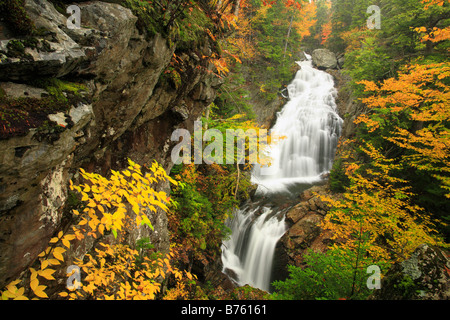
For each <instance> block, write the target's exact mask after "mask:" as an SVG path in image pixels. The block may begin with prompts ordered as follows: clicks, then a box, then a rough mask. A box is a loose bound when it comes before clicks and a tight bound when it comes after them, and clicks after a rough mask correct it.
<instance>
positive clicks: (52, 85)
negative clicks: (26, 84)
mask: <svg viewBox="0 0 450 320" xmlns="http://www.w3.org/2000/svg"><path fill="white" fill-rule="evenodd" d="M30 84H31V85H32V86H35V87H38V88H42V89H45V90H46V91H47V92H48V93H49V94H50V96H52V97H54V98H55V99H56V100H58V101H61V102H65V103H68V102H72V103H76V102H77V101H78V100H79V99H80V98H82V96H83V95H82V93H83V92H87V88H86V86H85V85H83V84H81V83H76V82H69V81H64V80H61V79H57V78H41V79H36V80H33V81H31V83H30ZM77 98H78V99H77Z"/></svg>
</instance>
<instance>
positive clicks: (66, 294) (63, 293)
mask: <svg viewBox="0 0 450 320" xmlns="http://www.w3.org/2000/svg"><path fill="white" fill-rule="evenodd" d="M58 295H59V296H60V297H67V296H68V295H69V294H68V293H67V292H60V293H58Z"/></svg>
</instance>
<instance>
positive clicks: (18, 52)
mask: <svg viewBox="0 0 450 320" xmlns="http://www.w3.org/2000/svg"><path fill="white" fill-rule="evenodd" d="M6 48H7V49H8V54H7V55H8V56H9V57H14V58H19V57H21V56H23V55H24V54H25V46H24V45H23V43H22V41H20V40H10V41H9V42H8V45H7V46H6Z"/></svg>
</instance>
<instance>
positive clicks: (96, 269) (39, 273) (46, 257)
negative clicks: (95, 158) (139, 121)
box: [2, 160, 194, 300]
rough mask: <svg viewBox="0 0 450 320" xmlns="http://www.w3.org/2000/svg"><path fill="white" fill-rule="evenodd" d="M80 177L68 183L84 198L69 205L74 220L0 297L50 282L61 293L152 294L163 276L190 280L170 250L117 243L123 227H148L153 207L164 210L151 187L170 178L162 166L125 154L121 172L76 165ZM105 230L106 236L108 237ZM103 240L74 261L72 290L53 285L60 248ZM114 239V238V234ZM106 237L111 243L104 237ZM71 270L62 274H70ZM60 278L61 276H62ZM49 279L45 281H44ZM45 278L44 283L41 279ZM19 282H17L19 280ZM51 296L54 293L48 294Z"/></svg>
mask: <svg viewBox="0 0 450 320" xmlns="http://www.w3.org/2000/svg"><path fill="white" fill-rule="evenodd" d="M81 175H82V177H83V178H84V179H85V181H86V182H85V183H84V184H81V185H74V184H72V183H71V186H70V187H71V189H72V190H75V191H77V192H79V193H80V195H81V202H83V203H84V209H83V210H82V212H79V211H78V210H76V209H74V210H73V211H72V213H73V215H74V216H75V217H78V218H79V220H78V223H77V224H75V225H74V226H72V229H69V230H68V231H66V232H63V231H60V232H59V233H58V234H57V235H56V236H55V237H53V238H52V239H51V240H50V242H49V246H48V247H47V249H45V250H44V251H43V252H42V253H41V254H39V257H38V261H37V262H36V263H35V264H34V265H33V266H32V267H30V268H29V272H28V275H27V276H25V277H24V278H23V279H18V280H15V281H13V282H11V283H10V284H8V285H7V286H6V287H5V290H4V291H3V292H2V299H15V300H23V299H29V298H33V299H36V298H49V297H50V296H49V295H48V294H47V292H46V290H48V289H47V288H48V287H49V286H51V287H52V291H53V295H55V294H57V296H58V297H59V298H65V299H101V300H111V299H133V300H142V299H145V300H148V299H155V297H156V295H157V294H160V293H161V284H162V282H163V280H164V279H168V278H169V277H170V276H171V277H174V280H175V283H176V284H175V287H178V288H179V286H180V285H181V284H177V283H179V282H183V286H185V285H186V281H189V280H193V279H194V276H193V275H191V274H190V273H188V272H184V271H180V270H179V269H177V268H176V267H174V265H173V261H174V253H173V252H169V253H167V254H163V253H158V252H155V253H153V254H151V251H148V250H143V249H142V248H141V250H140V252H139V251H138V250H137V249H134V248H132V247H130V246H129V245H127V244H124V243H122V241H123V240H122V237H123V235H124V233H126V232H129V230H130V228H133V227H134V228H135V227H142V226H143V225H146V226H148V227H150V228H152V229H153V227H152V225H151V222H150V218H149V217H151V214H153V213H155V212H156V211H157V210H158V208H159V209H161V210H167V203H168V201H169V199H168V197H167V195H166V194H165V192H161V191H160V192H158V191H156V190H154V189H153V187H152V186H153V185H154V184H155V183H158V182H161V181H166V180H168V181H170V182H172V183H173V184H177V182H176V181H174V180H173V179H172V178H170V177H169V176H168V175H167V174H166V172H165V171H164V169H163V168H162V167H161V166H159V165H158V164H157V163H156V162H154V163H153V164H152V166H151V167H148V168H143V167H142V166H140V165H138V164H136V163H134V162H133V161H131V160H129V167H128V168H127V169H126V170H123V171H122V172H119V171H114V170H112V175H111V177H110V178H105V177H103V176H101V175H99V174H93V173H87V172H85V171H84V170H81ZM108 234H110V236H109V240H106V239H108ZM99 237H102V239H103V240H102V241H106V242H100V243H99V244H98V246H97V247H95V248H94V249H93V250H92V252H91V253H87V254H86V255H84V258H83V259H78V260H75V261H74V264H75V266H77V267H78V268H79V269H81V271H82V273H81V275H80V277H81V276H82V277H83V279H81V281H79V282H77V281H76V280H75V281H72V283H71V284H70V286H67V288H70V289H71V290H67V288H64V289H62V290H61V289H60V290H59V291H58V289H56V292H55V286H56V288H58V286H57V285H56V283H52V281H56V280H58V278H55V275H56V274H58V275H59V279H61V278H60V277H64V271H63V270H64V269H63V270H61V268H63V267H64V262H65V260H66V258H65V254H66V253H67V252H68V250H69V249H70V248H71V246H72V245H75V246H76V245H77V241H76V240H87V239H86V238H91V239H96V238H99ZM111 237H112V238H113V239H114V238H116V239H118V240H119V243H118V244H114V243H116V242H115V241H114V240H113V239H111ZM108 242H110V243H108ZM72 275H73V271H72V273H69V274H67V275H66V276H67V277H68V279H70V276H72ZM63 279H64V278H63ZM48 281H50V283H49V282H48ZM65 282H66V281H63V283H65ZM44 283H46V284H44ZM19 284H20V285H19ZM52 297H53V296H52Z"/></svg>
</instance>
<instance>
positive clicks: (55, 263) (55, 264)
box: [48, 259, 61, 266]
mask: <svg viewBox="0 0 450 320" xmlns="http://www.w3.org/2000/svg"><path fill="white" fill-rule="evenodd" d="M48 262H49V263H50V264H51V265H53V266H57V265H59V264H61V262H59V261H58V260H56V259H48Z"/></svg>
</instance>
